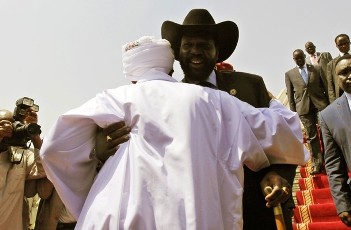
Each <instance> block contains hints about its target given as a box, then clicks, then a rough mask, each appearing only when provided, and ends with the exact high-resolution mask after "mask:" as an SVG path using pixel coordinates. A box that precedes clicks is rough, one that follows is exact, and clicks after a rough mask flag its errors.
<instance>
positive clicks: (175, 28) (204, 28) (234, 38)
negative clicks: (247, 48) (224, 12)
mask: <svg viewBox="0 0 351 230" xmlns="http://www.w3.org/2000/svg"><path fill="white" fill-rule="evenodd" d="M186 33H187V34H189V33H191V34H194V33H201V34H204V35H212V36H213V38H214V39H215V42H216V45H217V46H218V49H219V54H218V60H217V62H218V63H219V62H222V61H224V60H226V59H228V58H229V57H230V55H232V53H233V52H234V50H235V47H236V45H237V43H238V39H239V29H238V26H237V25H236V24H235V23H234V22H232V21H224V22H220V23H218V24H216V23H215V21H214V19H213V17H212V16H211V14H210V13H209V12H208V11H207V10H205V9H192V10H191V11H190V12H189V13H188V15H187V16H186V17H185V19H184V21H183V24H182V25H180V24H177V23H175V22H171V21H165V22H163V24H162V27H161V36H162V38H164V39H167V40H168V41H169V42H170V43H171V45H172V48H173V50H174V54H175V59H176V60H178V57H179V49H180V41H181V39H182V37H183V35H184V34H186Z"/></svg>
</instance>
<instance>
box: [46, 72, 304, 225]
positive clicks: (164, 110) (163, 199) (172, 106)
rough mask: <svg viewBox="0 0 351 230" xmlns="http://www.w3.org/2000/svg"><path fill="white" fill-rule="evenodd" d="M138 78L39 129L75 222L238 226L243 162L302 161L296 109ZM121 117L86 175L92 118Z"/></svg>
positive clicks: (50, 170) (51, 172)
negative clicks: (121, 130) (106, 149)
mask: <svg viewBox="0 0 351 230" xmlns="http://www.w3.org/2000/svg"><path fill="white" fill-rule="evenodd" d="M152 76H154V75H152ZM145 79H148V80H141V81H139V82H138V83H137V84H136V85H127V86H122V87H119V88H116V89H111V90H106V91H104V92H103V93H101V94H98V95H97V96H96V97H95V98H93V99H91V100H90V101H88V102H87V103H85V104H84V105H82V106H80V107H79V108H77V109H73V110H71V111H69V112H67V113H65V114H64V115H62V116H60V117H59V119H58V120H57V122H56V123H55V124H54V126H53V127H52V129H51V131H50V132H49V134H48V136H47V137H45V138H44V144H43V146H42V151H41V157H42V161H43V165H44V167H45V170H46V172H47V176H48V178H49V179H50V180H51V181H52V182H53V183H54V185H55V187H56V189H57V191H58V193H59V195H60V197H61V198H62V200H63V202H64V203H65V205H66V206H67V208H68V209H69V210H70V211H71V212H72V214H73V215H74V216H75V217H76V218H77V217H78V216H79V219H78V223H77V227H76V229H84V230H86V229H241V228H242V194H243V180H244V173H243V164H246V165H247V166H248V167H249V168H250V169H252V170H255V171H257V170H259V169H261V168H263V167H267V166H269V161H270V162H271V163H290V164H304V163H305V162H306V160H307V156H306V152H304V147H303V145H302V133H301V128H300V120H299V118H298V116H297V115H296V113H293V112H289V111H287V110H286V109H285V108H284V109H285V110H284V111H283V112H282V111H280V112H281V113H282V114H284V113H285V114H284V115H285V116H284V117H283V116H281V115H280V114H279V113H275V112H273V110H274V109H272V110H269V109H262V110H257V109H254V108H253V107H251V106H249V105H248V104H246V103H243V102H241V101H239V100H238V99H235V98H234V97H232V96H230V95H229V94H227V93H225V92H222V91H219V90H212V89H208V88H203V87H200V86H196V85H191V84H185V83H178V82H175V80H174V79H172V78H170V77H169V76H167V75H163V76H161V75H160V74H158V75H157V77H153V79H151V80H150V76H146V77H145ZM280 106H281V107H280ZM271 107H275V108H276V110H278V111H279V110H280V109H281V108H282V107H283V106H282V105H280V104H279V103H278V102H273V105H272V106H271ZM121 120H124V121H126V123H127V124H128V125H129V126H131V127H132V131H131V133H130V140H129V141H128V142H126V143H124V144H122V145H121V146H120V148H119V149H118V151H117V152H116V154H115V155H114V156H112V157H110V158H109V159H108V160H107V162H106V163H105V165H104V166H103V168H102V169H101V171H100V172H99V174H98V175H97V177H96V178H95V179H94V177H95V167H96V161H95V160H93V159H91V157H90V154H91V152H92V149H93V148H94V143H95V141H94V138H95V133H96V124H97V125H98V126H100V127H106V126H108V125H109V124H111V123H114V122H117V121H121ZM248 121H249V122H250V125H249V123H248ZM250 126H251V128H250ZM289 126H292V127H293V131H292V130H291V129H290V128H289ZM253 131H254V132H255V134H254V133H253ZM255 135H256V136H255ZM278 141H282V142H283V144H280V143H277V142H278ZM291 147H294V150H293V151H292V150H289V148H291ZM264 150H265V151H266V154H267V155H266V154H265V153H264ZM282 153H284V154H282ZM267 156H268V158H269V160H268V158H267ZM88 193H89V194H88ZM83 205H84V207H83Z"/></svg>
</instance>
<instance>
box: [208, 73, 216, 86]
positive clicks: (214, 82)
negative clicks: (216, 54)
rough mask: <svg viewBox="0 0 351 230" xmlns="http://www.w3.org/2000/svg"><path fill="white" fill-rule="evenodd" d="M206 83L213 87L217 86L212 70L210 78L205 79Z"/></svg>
mask: <svg viewBox="0 0 351 230" xmlns="http://www.w3.org/2000/svg"><path fill="white" fill-rule="evenodd" d="M207 81H208V82H210V83H212V84H213V85H215V86H217V78H216V73H215V71H214V70H213V71H212V72H211V74H210V76H209V77H208V78H207Z"/></svg>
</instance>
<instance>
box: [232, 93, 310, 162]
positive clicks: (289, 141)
mask: <svg viewBox="0 0 351 230" xmlns="http://www.w3.org/2000/svg"><path fill="white" fill-rule="evenodd" d="M232 98H233V99H234V100H232V101H233V102H234V103H236V104H237V105H238V107H239V109H240V111H241V112H242V113H243V115H244V117H245V119H246V120H247V122H248V124H249V125H250V127H251V130H252V131H253V133H254V134H255V136H256V138H257V139H258V141H259V142H260V144H261V146H262V148H263V149H264V151H265V153H266V155H267V157H268V159H269V161H270V163H271V164H296V165H303V164H305V163H306V162H307V161H308V159H309V157H310V154H309V152H308V150H307V149H306V147H305V146H304V144H303V136H302V129H301V122H300V118H299V116H298V115H297V113H296V112H293V111H291V110H289V109H287V108H286V107H285V106H284V105H282V104H281V103H280V102H279V101H277V100H271V102H270V106H269V108H259V109H257V108H254V107H253V106H251V105H249V104H248V103H246V102H242V101H240V100H239V99H237V98H235V97H232Z"/></svg>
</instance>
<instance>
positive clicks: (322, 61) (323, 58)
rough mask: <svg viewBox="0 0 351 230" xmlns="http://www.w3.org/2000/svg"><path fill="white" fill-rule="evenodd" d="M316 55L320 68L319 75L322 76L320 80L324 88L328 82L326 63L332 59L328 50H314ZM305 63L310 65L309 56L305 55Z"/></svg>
mask: <svg viewBox="0 0 351 230" xmlns="http://www.w3.org/2000/svg"><path fill="white" fill-rule="evenodd" d="M316 55H317V60H318V65H319V67H320V68H321V77H322V82H323V85H324V88H325V89H327V88H328V83H327V65H328V63H329V62H330V61H331V60H333V57H332V56H331V54H330V53H329V52H323V53H320V52H316ZM306 64H309V65H312V63H311V59H310V56H309V55H307V56H306Z"/></svg>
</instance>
